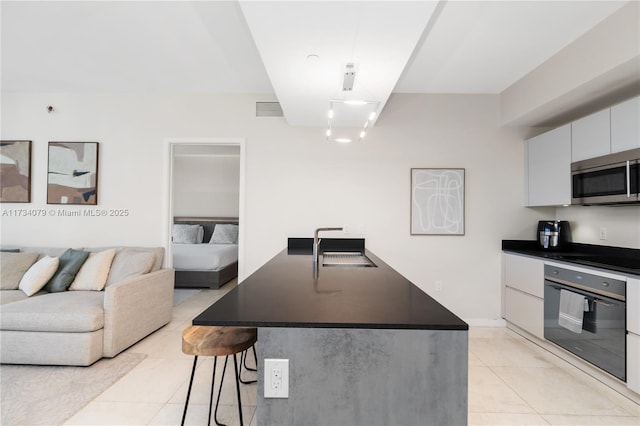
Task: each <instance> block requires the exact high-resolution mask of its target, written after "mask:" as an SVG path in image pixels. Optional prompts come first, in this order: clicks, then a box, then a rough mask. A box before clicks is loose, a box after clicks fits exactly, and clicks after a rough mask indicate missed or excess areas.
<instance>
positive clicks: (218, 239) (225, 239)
mask: <svg viewBox="0 0 640 426" xmlns="http://www.w3.org/2000/svg"><path fill="white" fill-rule="evenodd" d="M209 244H238V225H216V227H215V228H213V235H211V240H210V241H209Z"/></svg>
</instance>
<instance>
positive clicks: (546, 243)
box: [538, 220, 571, 250]
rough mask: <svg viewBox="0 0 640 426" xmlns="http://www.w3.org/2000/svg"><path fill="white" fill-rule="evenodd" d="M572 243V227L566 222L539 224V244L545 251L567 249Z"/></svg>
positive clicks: (557, 221)
mask: <svg viewBox="0 0 640 426" xmlns="http://www.w3.org/2000/svg"><path fill="white" fill-rule="evenodd" d="M570 242H571V227H570V226H569V222H568V221H566V220H541V221H540V222H538V244H539V245H540V248H541V249H543V250H559V249H562V248H566V246H567V245H568V244H569V243H570Z"/></svg>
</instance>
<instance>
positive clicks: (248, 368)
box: [242, 345, 258, 371]
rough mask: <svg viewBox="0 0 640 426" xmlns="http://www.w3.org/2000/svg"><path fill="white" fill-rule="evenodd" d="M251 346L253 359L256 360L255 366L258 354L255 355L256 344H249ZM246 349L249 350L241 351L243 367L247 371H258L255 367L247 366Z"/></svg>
mask: <svg viewBox="0 0 640 426" xmlns="http://www.w3.org/2000/svg"><path fill="white" fill-rule="evenodd" d="M251 348H252V349H253V359H255V360H256V366H257V365H258V355H256V346H255V345H253V346H251ZM248 351H249V350H248V349H247V350H246V351H244V352H242V354H243V355H244V368H246V369H247V370H249V371H258V369H256V368H251V367H247V356H248V354H247V352H248Z"/></svg>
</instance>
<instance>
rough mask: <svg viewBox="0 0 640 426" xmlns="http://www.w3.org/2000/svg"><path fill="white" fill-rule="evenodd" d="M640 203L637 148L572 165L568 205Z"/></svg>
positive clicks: (639, 173) (639, 168) (639, 155)
mask: <svg viewBox="0 0 640 426" xmlns="http://www.w3.org/2000/svg"><path fill="white" fill-rule="evenodd" d="M626 203H632V204H634V203H640V148H638V149H632V150H629V151H624V152H619V153H616V154H610V155H605V156H603V157H598V158H592V159H589V160H583V161H578V162H575V163H572V164H571V204H578V205H589V204H626Z"/></svg>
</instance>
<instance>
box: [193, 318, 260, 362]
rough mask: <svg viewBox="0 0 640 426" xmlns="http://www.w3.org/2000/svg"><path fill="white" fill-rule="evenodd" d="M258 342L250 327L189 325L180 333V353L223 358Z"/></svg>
mask: <svg viewBox="0 0 640 426" xmlns="http://www.w3.org/2000/svg"><path fill="white" fill-rule="evenodd" d="M257 340H258V332H257V329H255V328H250V327H215V326H200V325H191V326H189V327H187V328H185V329H184V331H183V332H182V352H183V353H185V354H187V355H197V356H225V355H233V354H237V353H240V352H242V351H245V350H247V349H249V348H250V347H251V346H253V345H254V344H255V343H256V341H257Z"/></svg>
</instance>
